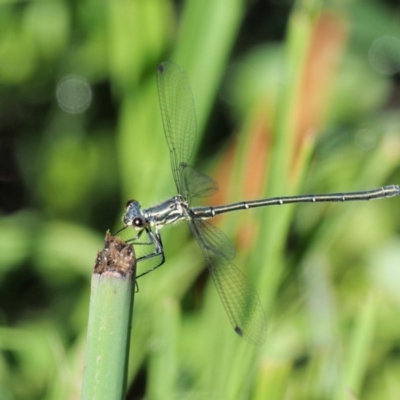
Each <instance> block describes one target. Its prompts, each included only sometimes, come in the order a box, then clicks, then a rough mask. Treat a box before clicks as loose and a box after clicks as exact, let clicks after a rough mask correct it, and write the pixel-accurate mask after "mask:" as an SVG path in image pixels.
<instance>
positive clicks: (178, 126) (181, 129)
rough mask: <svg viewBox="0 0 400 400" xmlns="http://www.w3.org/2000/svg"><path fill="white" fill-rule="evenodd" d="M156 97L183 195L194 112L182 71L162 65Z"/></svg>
mask: <svg viewBox="0 0 400 400" xmlns="http://www.w3.org/2000/svg"><path fill="white" fill-rule="evenodd" d="M157 86H158V96H159V100H160V108H161V117H162V121H163V126H164V133H165V138H166V139H167V143H168V147H169V150H170V157H171V167H172V173H173V176H174V180H175V184H176V188H177V190H178V193H180V194H182V195H184V193H183V192H184V187H183V185H184V182H183V178H182V169H183V167H182V166H183V165H186V164H187V163H188V161H189V159H190V157H191V155H192V153H193V148H194V144H195V140H196V112H195V108H194V102H193V96H192V91H191V89H190V84H189V80H188V78H187V76H186V74H185V72H184V71H183V70H182V69H181V68H180V67H178V66H177V65H175V64H173V63H171V62H163V63H162V64H160V66H159V67H158V72H157Z"/></svg>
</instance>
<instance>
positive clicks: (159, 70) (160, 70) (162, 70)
mask: <svg viewBox="0 0 400 400" xmlns="http://www.w3.org/2000/svg"><path fill="white" fill-rule="evenodd" d="M164 70H165V67H164V64H160V65H159V66H158V72H159V73H160V74H162V73H163V72H164Z"/></svg>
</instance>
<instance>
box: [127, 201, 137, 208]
mask: <svg viewBox="0 0 400 400" xmlns="http://www.w3.org/2000/svg"><path fill="white" fill-rule="evenodd" d="M133 203H136V200H128V201H127V203H126V206H125V208H126V209H128V208H129V207H130V206H131V205H132V204H133Z"/></svg>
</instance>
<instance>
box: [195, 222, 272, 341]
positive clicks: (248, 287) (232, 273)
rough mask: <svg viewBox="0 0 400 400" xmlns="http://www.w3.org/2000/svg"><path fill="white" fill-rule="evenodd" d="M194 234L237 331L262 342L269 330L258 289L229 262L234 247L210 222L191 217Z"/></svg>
mask: <svg viewBox="0 0 400 400" xmlns="http://www.w3.org/2000/svg"><path fill="white" fill-rule="evenodd" d="M189 226H190V229H191V231H192V233H193V235H194V236H195V238H196V240H197V242H198V243H199V245H200V248H201V250H202V252H203V255H204V257H205V259H206V262H207V266H208V269H209V271H210V273H211V276H212V278H213V280H214V283H215V286H216V287H217V290H218V293H219V296H220V298H221V300H222V303H223V304H224V307H225V310H226V313H227V314H228V317H229V319H230V321H231V324H232V326H233V329H234V330H235V332H236V333H237V334H238V335H239V336H242V337H243V338H244V339H245V340H247V341H248V342H249V343H252V344H255V345H262V344H263V343H264V341H265V336H266V333H267V326H266V318H265V313H264V310H263V308H262V305H261V303H260V299H259V298H258V295H257V291H256V289H255V288H254V286H253V285H252V284H251V283H250V282H249V280H248V279H247V278H246V276H245V275H244V274H243V273H242V272H241V271H240V270H239V269H238V268H237V267H236V266H235V265H234V264H233V263H232V262H231V261H230V259H231V258H232V257H233V255H234V250H233V247H232V246H231V245H230V244H229V243H227V240H228V239H227V237H226V236H225V235H224V234H223V232H222V231H220V230H219V229H217V228H216V227H215V226H213V225H211V224H209V223H208V222H207V221H203V220H200V219H192V220H191V221H190V222H189Z"/></svg>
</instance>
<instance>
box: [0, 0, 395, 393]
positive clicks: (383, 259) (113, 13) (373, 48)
mask: <svg viewBox="0 0 400 400" xmlns="http://www.w3.org/2000/svg"><path fill="white" fill-rule="evenodd" d="M0 10H1V12H0V110H1V112H0V207H1V214H0V400H5V399H6V400H14V399H76V398H79V393H80V387H81V379H82V371H83V357H84V351H85V339H86V323H87V312H88V304H89V294H90V293H89V289H90V276H91V271H92V267H93V265H94V261H95V257H96V253H97V251H98V250H100V249H101V248H102V245H103V243H102V240H103V237H104V234H105V231H106V230H107V229H111V230H112V231H115V230H117V229H118V228H120V227H121V222H120V217H121V214H122V212H123V209H124V205H125V203H126V201H127V200H128V199H130V198H136V199H138V200H140V201H141V203H142V205H143V206H145V207H146V206H149V205H152V204H154V203H155V202H157V201H159V200H162V199H164V198H166V197H169V196H171V195H173V194H175V187H174V184H173V180H172V175H171V172H170V164H169V152H168V149H167V146H166V143H165V140H164V136H163V131H162V127H161V118H160V113H159V108H158V99H157V89H156V84H155V77H156V68H157V65H158V63H159V62H161V61H162V60H168V59H172V60H174V61H175V62H176V63H178V64H179V65H181V66H182V67H183V68H184V69H185V70H186V71H187V73H188V76H189V79H190V81H191V85H192V90H193V96H194V101H195V105H196V110H197V121H198V140H197V156H196V158H195V159H194V160H192V161H193V164H195V165H196V167H198V168H200V169H201V170H203V171H205V172H207V173H208V174H210V175H211V176H213V177H214V178H215V179H216V180H217V181H218V182H219V186H220V191H219V193H218V195H216V196H213V197H212V198H210V199H205V203H204V204H213V205H215V204H222V203H225V202H233V201H239V200H242V199H246V200H250V199H255V198H262V197H266V196H279V195H290V194H301V193H327V192H340V191H356V190H363V189H372V188H374V187H379V186H383V185H386V184H391V183H400V168H399V166H400V113H399V106H400V86H399V83H400V79H399V77H400V74H399V72H400V25H399V17H400V7H399V5H398V2H397V1H394V0H393V1H389V0H386V1H383V0H375V1H373V0H367V1H366V0H364V1H361V0H353V1H339V0H337V1H322V0H321V1H318V0H303V1H300V0H299V1H296V2H294V1H289V0H287V1H277V0H270V1H267V0H264V1H262V0H258V1H257V0H253V1H243V0H242V1H240V0H188V1H176V2H173V1H164V0H147V1H145V0H115V1H109V2H102V1H93V0H84V1H80V2H67V1H62V0H52V1H3V2H1V5H0ZM206 200H207V201H206ZM399 210H400V199H399V198H393V199H385V200H380V201H376V202H365V203H353V204H350V203H348V204H319V205H300V206H297V207H292V206H285V207H271V208H269V209H265V210H261V209H259V210H254V211H249V212H245V213H236V214H234V215H229V216H227V217H224V218H220V219H218V220H217V221H215V223H216V224H217V225H218V226H219V227H221V228H222V229H223V230H224V231H225V232H226V233H228V234H229V237H230V238H231V239H232V240H233V242H234V243H235V246H236V248H237V255H236V259H235V263H236V264H237V265H238V266H239V267H240V268H241V269H242V270H243V271H244V272H245V274H246V275H247V276H248V277H249V279H250V280H251V281H252V282H253V283H254V284H255V286H256V287H257V291H258V293H259V296H260V299H261V302H262V303H263V305H264V307H265V310H266V313H267V316H268V321H269V330H268V336H267V340H266V344H265V345H264V346H262V347H260V348H257V347H254V346H251V345H249V344H247V343H246V342H244V341H243V340H241V339H240V338H239V337H237V336H236V335H235V334H234V333H233V331H232V329H231V326H230V324H229V321H228V318H227V317H226V315H225V313H224V310H223V307H222V304H221V302H220V301H219V298H218V296H217V293H216V290H215V288H214V287H213V285H212V282H210V280H209V278H208V275H207V272H206V271H204V262H203V259H202V256H201V253H200V251H199V249H198V248H197V246H196V243H194V242H193V240H192V239H191V238H190V235H189V233H188V230H187V228H186V227H185V226H183V225H182V226H178V227H175V228H169V229H165V232H163V240H164V245H165V248H166V257H167V262H166V264H165V265H164V266H163V267H162V268H160V269H159V270H157V271H156V272H154V273H152V274H150V275H147V276H146V277H144V278H143V279H140V280H139V285H140V291H139V293H137V295H136V299H135V309H134V318H133V329H132V342H131V357H130V368H129V385H130V389H129V394H128V398H129V399H140V398H146V399H319V400H320V399H358V398H360V399H361V398H362V399H382V398H384V399H398V396H399V395H398V393H400V379H399V376H400V375H399V374H400V318H399V313H400V289H399V288H400V261H399V260H400V237H399V232H400V220H399V218H398V216H399ZM145 267H146V266H144V265H140V266H139V268H140V270H143V269H144V268H145Z"/></svg>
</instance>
